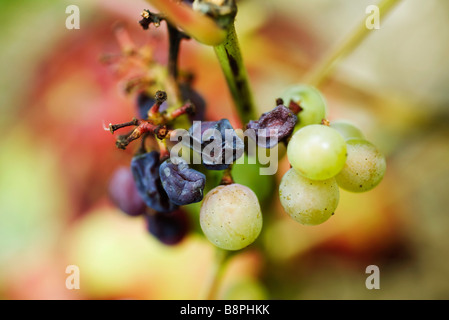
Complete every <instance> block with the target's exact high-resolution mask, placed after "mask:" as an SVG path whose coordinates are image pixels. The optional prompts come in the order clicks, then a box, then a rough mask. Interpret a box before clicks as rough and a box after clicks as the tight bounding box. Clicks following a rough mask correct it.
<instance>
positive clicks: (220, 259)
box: [200, 248, 230, 300]
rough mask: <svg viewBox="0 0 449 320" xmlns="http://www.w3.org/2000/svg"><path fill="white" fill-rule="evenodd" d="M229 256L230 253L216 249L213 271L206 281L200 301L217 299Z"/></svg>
mask: <svg viewBox="0 0 449 320" xmlns="http://www.w3.org/2000/svg"><path fill="white" fill-rule="evenodd" d="M229 256H230V253H229V251H226V250H222V249H218V248H217V249H216V252H215V259H214V262H213V266H212V270H211V273H210V275H209V277H208V278H207V280H206V284H205V286H204V288H203V291H202V292H201V295H200V300H212V299H216V293H217V292H216V291H217V288H218V284H219V282H220V278H221V275H222V274H223V271H224V267H225V266H226V261H227V259H228V258H229Z"/></svg>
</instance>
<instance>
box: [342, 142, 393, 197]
mask: <svg viewBox="0 0 449 320" xmlns="http://www.w3.org/2000/svg"><path fill="white" fill-rule="evenodd" d="M346 144H347V149H348V158H347V160H346V164H345V166H344V168H343V170H341V172H340V173H339V174H338V175H337V176H336V177H335V179H336V180H337V183H338V185H339V186H340V187H341V188H343V189H345V190H347V191H351V192H364V191H368V190H371V189H373V188H374V187H375V186H377V185H378V184H379V182H380V181H381V180H382V178H383V176H384V174H385V170H386V168H387V164H386V161H385V157H384V156H383V155H382V154H381V153H380V152H379V150H377V148H376V147H375V146H374V145H373V144H372V143H370V142H368V141H366V140H363V139H350V140H348V141H346Z"/></svg>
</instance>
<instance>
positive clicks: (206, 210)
mask: <svg viewBox="0 0 449 320" xmlns="http://www.w3.org/2000/svg"><path fill="white" fill-rule="evenodd" d="M200 225H201V229H202V230H203V232H204V234H205V235H206V237H207V239H209V241H210V242H212V243H213V244H214V245H216V246H217V247H219V248H222V249H226V250H240V249H243V248H245V247H247V246H248V245H250V244H251V243H253V242H254V240H256V239H257V237H258V236H259V233H260V231H261V230H262V213H261V210H260V205H259V200H258V199H257V196H256V195H255V194H254V192H253V191H252V190H251V189H249V188H248V187H246V186H243V185H241V184H237V183H234V184H230V185H225V186H218V187H216V188H214V189H212V190H211V191H209V193H208V194H207V195H206V196H205V197H204V200H203V203H202V205H201V211H200Z"/></svg>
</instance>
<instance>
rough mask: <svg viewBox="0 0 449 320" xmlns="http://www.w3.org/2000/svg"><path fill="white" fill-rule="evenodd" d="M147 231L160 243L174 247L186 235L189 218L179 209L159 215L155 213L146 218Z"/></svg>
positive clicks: (188, 227) (159, 213)
mask: <svg viewBox="0 0 449 320" xmlns="http://www.w3.org/2000/svg"><path fill="white" fill-rule="evenodd" d="M146 221H147V229H148V231H149V232H150V233H151V234H152V235H153V236H154V237H155V238H156V239H158V240H159V241H160V242H162V243H164V244H166V245H175V244H178V243H179V242H181V240H182V239H184V237H185V236H186V235H187V234H188V232H189V229H190V226H189V217H188V216H187V213H186V212H185V211H183V210H181V209H178V210H175V211H172V212H168V213H161V212H155V213H152V214H149V215H147V216H146Z"/></svg>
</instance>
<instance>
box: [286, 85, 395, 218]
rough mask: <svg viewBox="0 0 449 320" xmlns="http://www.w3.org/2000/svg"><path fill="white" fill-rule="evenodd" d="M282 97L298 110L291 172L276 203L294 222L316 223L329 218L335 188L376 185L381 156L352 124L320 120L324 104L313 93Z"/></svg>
mask: <svg viewBox="0 0 449 320" xmlns="http://www.w3.org/2000/svg"><path fill="white" fill-rule="evenodd" d="M283 99H284V101H287V102H288V103H291V104H296V105H299V106H300V107H301V109H302V111H301V112H300V113H299V121H298V125H297V126H296V128H295V130H296V131H295V133H294V134H293V136H292V137H291V139H290V141H289V142H288V147H287V156H288V160H289V162H290V164H291V167H292V168H291V169H290V170H289V171H288V172H287V173H286V174H285V175H284V176H283V178H282V180H281V183H280V186H279V196H280V200H281V204H282V206H283V207H284V209H285V211H286V212H287V213H288V214H289V215H290V216H291V217H292V218H293V219H294V220H296V221H298V222H299V223H301V224H304V225H318V224H321V223H323V222H325V221H326V220H328V219H329V218H330V217H331V216H332V215H333V214H334V212H335V209H336V208H337V205H338V202H339V198H340V193H339V188H342V189H345V190H347V191H350V192H364V191H368V190H371V189H373V188H374V187H375V186H376V185H378V184H379V182H380V181H381V180H382V178H383V176H384V174H385V170H386V162H385V158H384V156H383V155H382V154H381V153H380V152H379V150H378V149H377V148H376V147H375V146H374V145H373V144H372V143H370V142H368V141H367V140H365V138H364V136H363V134H362V132H361V131H360V130H359V129H358V128H356V127H355V126H354V125H352V124H351V123H349V122H346V121H331V122H330V123H329V121H327V120H325V119H326V102H325V100H324V98H323V97H322V95H321V94H320V92H319V91H318V90H317V89H315V88H313V87H311V86H307V85H295V86H292V87H290V88H288V89H287V90H286V91H285V92H284V94H283Z"/></svg>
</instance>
